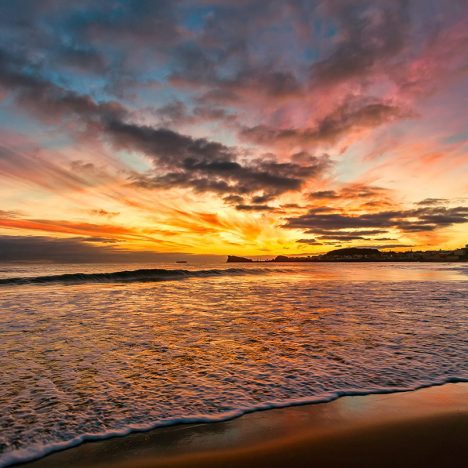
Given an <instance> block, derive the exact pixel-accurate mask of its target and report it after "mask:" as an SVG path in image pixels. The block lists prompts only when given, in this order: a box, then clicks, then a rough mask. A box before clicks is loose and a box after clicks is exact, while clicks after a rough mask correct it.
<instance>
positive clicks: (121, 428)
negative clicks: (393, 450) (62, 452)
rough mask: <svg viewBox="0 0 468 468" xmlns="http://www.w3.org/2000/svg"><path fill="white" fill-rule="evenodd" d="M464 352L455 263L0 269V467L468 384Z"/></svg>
mask: <svg viewBox="0 0 468 468" xmlns="http://www.w3.org/2000/svg"><path fill="white" fill-rule="evenodd" d="M124 270H125V271H126V272H124V273H122V271H124ZM135 270H138V271H135ZM128 271H131V273H128ZM467 356H468V265H467V264H440V263H439V264H418V263H409V264H401V263H400V264H389V263H347V264H339V263H336V264H334V263H326V264H313V263H309V264H275V263H268V264H265V263H254V264H204V265H202V264H197V265H191V264H187V265H185V264H184V265H179V264H177V265H176V264H174V263H173V264H152V265H141V264H139V265H105V264H99V265H52V264H47V265H38V264H3V265H0V429H1V430H0V467H5V466H8V465H10V464H13V463H15V462H19V461H26V460H32V459H35V458H38V457H40V456H42V455H44V454H46V453H49V452H51V451H54V450H58V449H62V448H66V447H70V446H73V445H76V444H79V443H81V442H82V441H85V440H94V439H102V438H108V437H112V436H115V435H123V434H127V433H129V432H132V431H137V430H147V429H151V428H156V427H159V426H164V425H170V424H177V423H182V422H210V421H219V420H223V419H229V418H233V417H236V416H239V415H242V414H244V413H246V412H251V411H255V410H260V409H267V408H275V407H284V406H289V405H297V404H304V403H313V402H319V401H330V400H332V399H335V398H338V397H339V396H342V395H356V394H359V395H361V394H368V393H383V392H395V391H403V390H412V389H416V388H420V387H425V386H431V385H438V384H442V383H444V382H457V381H468V359H467Z"/></svg>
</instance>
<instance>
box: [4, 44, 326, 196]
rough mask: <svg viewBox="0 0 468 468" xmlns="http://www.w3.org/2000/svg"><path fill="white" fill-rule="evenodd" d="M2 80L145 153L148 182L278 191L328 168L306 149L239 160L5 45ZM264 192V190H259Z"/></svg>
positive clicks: (58, 114)
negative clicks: (30, 65) (91, 92)
mask: <svg viewBox="0 0 468 468" xmlns="http://www.w3.org/2000/svg"><path fill="white" fill-rule="evenodd" d="M0 86H3V87H5V88H7V89H12V90H13V91H14V93H15V96H16V99H17V101H18V102H19V103H20V104H21V105H23V106H25V107H26V108H27V109H29V110H32V111H34V112H36V113H40V114H41V116H42V117H43V118H47V119H51V118H55V119H63V118H75V119H76V120H77V131H80V130H81V131H83V132H93V133H97V134H98V135H99V136H101V137H103V138H105V139H107V140H108V141H110V142H111V144H112V145H113V146H114V147H116V148H118V149H125V150H129V151H138V152H141V153H144V154H146V155H147V156H148V157H150V158H151V160H152V161H153V163H154V171H153V173H152V174H149V175H148V174H146V175H141V174H135V175H134V176H133V177H132V181H133V183H134V184H136V185H139V186H141V187H144V188H148V189H149V188H171V187H187V188H191V189H193V190H195V191H197V192H215V193H222V194H237V195H256V196H266V197H270V198H271V197H273V196H276V195H279V194H281V193H284V192H286V191H289V190H298V189H300V187H301V185H302V183H303V182H304V181H305V180H306V179H308V178H311V177H316V176H319V175H320V174H322V173H323V172H324V171H325V170H326V169H328V167H329V165H330V162H329V159H328V157H326V156H322V157H315V156H312V155H302V156H301V158H300V161H299V160H298V161H296V162H278V161H276V160H275V159H274V158H273V157H268V158H257V159H255V158H252V159H250V160H249V161H248V162H242V161H241V160H240V154H239V150H238V149H236V148H232V147H227V146H225V145H223V144H221V143H218V142H214V141H210V140H207V139H205V138H193V137H191V136H187V135H182V134H180V133H178V132H175V131H172V130H169V129H164V128H154V127H150V126H146V125H139V124H136V123H132V122H131V121H129V115H128V112H127V111H126V109H124V108H123V107H122V106H121V105H119V104H117V103H113V102H105V103H99V102H96V101H95V100H93V99H91V98H90V97H89V96H84V95H80V94H77V93H75V92H72V91H69V90H66V89H64V88H62V87H60V86H57V85H55V84H53V83H51V82H49V81H46V80H45V79H44V78H42V77H41V76H40V75H34V74H31V73H29V72H27V71H26V70H25V65H24V64H22V63H21V62H19V61H18V60H16V59H15V58H13V57H11V56H10V55H8V54H7V53H5V52H3V53H2V52H1V51H0ZM256 192H260V194H258V193H257V194H256Z"/></svg>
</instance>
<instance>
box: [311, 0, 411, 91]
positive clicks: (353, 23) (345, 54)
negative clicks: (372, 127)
mask: <svg viewBox="0 0 468 468" xmlns="http://www.w3.org/2000/svg"><path fill="white" fill-rule="evenodd" d="M324 6H325V8H326V9H327V11H328V13H329V14H330V15H331V16H332V18H334V19H335V21H336V23H337V25H338V27H339V30H340V31H341V37H340V41H339V42H338V43H337V45H336V47H335V49H334V50H333V51H332V52H331V53H330V55H329V56H328V57H326V58H324V59H322V60H320V61H318V62H316V63H314V64H313V65H312V66H311V73H312V80H314V81H317V82H320V83H322V82H325V83H327V84H328V83H330V82H336V81H343V80H348V79H351V78H354V77H359V78H363V77H364V76H365V75H366V74H367V73H369V72H370V71H371V70H372V68H373V67H375V66H376V65H378V64H379V63H382V62H385V61H386V60H388V59H390V58H392V57H394V56H395V55H396V54H398V53H399V52H401V51H402V49H403V47H404V46H405V44H406V41H407V36H408V33H409V28H410V15H409V2H408V1H407V0H383V1H378V2H368V1H356V2H347V1H344V2H341V1H333V0H332V1H329V2H325V3H324Z"/></svg>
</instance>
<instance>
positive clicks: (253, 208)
mask: <svg viewBox="0 0 468 468" xmlns="http://www.w3.org/2000/svg"><path fill="white" fill-rule="evenodd" d="M275 209H276V208H274V207H273V206H269V205H236V210H239V211H275Z"/></svg>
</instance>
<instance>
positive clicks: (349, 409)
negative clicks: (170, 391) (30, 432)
mask: <svg viewBox="0 0 468 468" xmlns="http://www.w3.org/2000/svg"><path fill="white" fill-rule="evenodd" d="M467 438H468V383H456V384H446V385H441V386H435V387H430V388H425V389H420V390H416V391H409V392H400V393H387V394H378V395H366V396H346V397H341V398H338V399H337V400H335V401H332V402H329V403H319V404H314V405H303V406H294V407H288V408H283V409H275V410H267V411H259V412H254V413H250V414H247V415H244V416H242V417H240V418H236V419H233V420H230V421H225V422H219V423H208V424H193V425H190V424H188V425H180V426H172V427H169V428H161V429H156V430H153V431H149V432H144V433H137V434H131V435H129V436H126V437H118V438H114V439H109V440H106V441H99V442H89V443H85V444H82V445H80V446H78V447H75V448H71V449H68V450H65V451H62V452H57V453H54V454H52V455H49V456H47V457H45V458H43V459H41V460H38V461H36V462H34V463H29V464H25V465H22V466H24V467H30V468H48V467H50V468H55V467H57V468H58V467H71V468H72V467H77V468H78V467H85V466H86V467H96V468H97V467H119V468H130V467H141V468H143V467H145V468H146V467H147V468H150V467H199V466H200V467H201V466H203V467H216V466H223V467H237V466H262V467H263V466H265V467H267V466H278V467H279V466H290V467H291V466H318V467H321V466H324V467H335V466H336V467H354V466H356V467H357V466H360V467H363V466H379V467H382V466H383V467H387V466H388V467H390V466H399V467H419V466H421V467H422V466H426V467H427V466H433V467H440V466H453V467H456V466H466V463H467V462H468V448H467V445H466V442H467Z"/></svg>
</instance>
